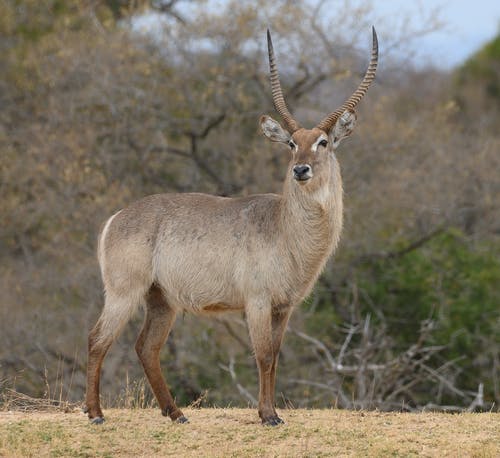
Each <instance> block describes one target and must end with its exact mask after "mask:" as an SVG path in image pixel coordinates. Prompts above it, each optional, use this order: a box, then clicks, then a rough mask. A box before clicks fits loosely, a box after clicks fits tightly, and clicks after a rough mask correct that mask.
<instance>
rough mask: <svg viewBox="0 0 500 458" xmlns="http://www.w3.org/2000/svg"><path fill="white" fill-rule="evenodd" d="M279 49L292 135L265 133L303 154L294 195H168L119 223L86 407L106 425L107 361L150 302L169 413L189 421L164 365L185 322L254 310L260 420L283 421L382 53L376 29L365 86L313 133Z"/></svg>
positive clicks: (155, 376) (155, 385)
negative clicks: (348, 144)
mask: <svg viewBox="0 0 500 458" xmlns="http://www.w3.org/2000/svg"><path fill="white" fill-rule="evenodd" d="M268 46H269V62H270V68H271V85H272V92H273V100H274V104H275V107H276V109H277V111H278V112H279V113H280V114H281V116H282V118H283V121H284V124H285V128H283V127H281V126H280V124H278V123H277V122H276V121H274V120H273V119H272V118H270V117H268V116H263V117H262V118H261V121H260V123H261V128H262V131H263V133H264V135H265V136H266V137H268V138H269V139H270V140H271V141H277V142H282V143H285V144H287V145H288V146H289V147H290V149H291V152H292V154H291V160H290V163H289V166H288V171H287V175H286V178H285V183H284V187H283V193H282V194H281V195H276V194H260V195H253V196H249V197H239V198H226V197H216V196H211V195H206V194H197V193H189V194H158V195H153V196H149V197H146V198H144V199H142V200H140V201H138V202H135V203H134V204H132V205H130V206H129V207H127V208H125V209H123V210H120V211H119V212H118V213H116V214H114V215H113V216H112V217H111V218H109V219H108V221H107V222H106V223H105V225H104V227H103V230H102V232H101V235H100V237H99V246H98V258H99V264H100V267H101V273H102V278H103V282H104V286H105V293H106V299H105V305H104V309H103V312H102V314H101V316H100V318H99V320H98V322H97V324H96V325H95V327H94V328H93V329H92V331H91V332H90V334H89V356H88V371H87V396H86V409H87V412H88V415H89V418H90V419H91V421H92V422H93V423H102V421H103V420H104V417H103V414H102V411H101V408H100V403H99V378H100V371H101V366H102V362H103V359H104V356H105V354H106V352H107V350H108V349H109V347H110V346H111V344H112V342H113V341H114V340H115V339H116V337H117V336H118V335H119V333H120V332H121V330H122V329H123V327H124V326H125V324H126V323H127V322H128V320H129V319H130V317H131V316H132V315H133V314H134V313H135V311H136V310H137V308H138V307H139V306H140V305H141V304H143V303H144V302H145V304H146V317H145V322H144V326H143V329H142V331H141V333H140V335H139V338H138V340H137V343H136V350H137V353H138V355H139V359H140V360H141V363H142V365H143V367H144V371H145V373H146V376H147V378H148V380H149V382H150V384H151V388H152V390H153V392H154V394H155V396H156V398H157V400H158V403H159V405H160V408H161V410H162V413H163V414H164V415H168V416H170V418H171V419H172V420H174V421H177V422H180V423H184V422H186V421H187V419H186V417H185V416H184V415H183V414H182V412H181V410H180V409H179V408H178V407H177V406H176V404H175V402H174V400H173V397H172V395H171V393H170V391H169V389H168V387H167V385H166V382H165V379H164V378H163V375H162V373H161V369H160V362H159V352H160V349H161V347H162V345H163V344H164V342H165V341H166V339H167V337H168V334H169V331H170V329H171V326H172V325H173V323H174V320H175V316H176V314H177V312H180V311H186V312H192V313H223V312H228V311H233V310H244V311H245V315H246V319H247V323H248V329H249V333H250V338H251V341H252V345H253V348H254V352H255V358H256V361H257V366H258V370H259V381H260V390H259V415H260V418H261V420H262V423H263V424H267V425H277V424H279V423H282V422H283V421H282V420H281V419H280V418H279V417H278V415H277V413H276V410H275V407H274V385H275V377H276V366H277V361H278V354H279V350H280V346H281V342H282V339H283V334H284V331H285V328H286V325H287V322H288V319H289V317H290V314H291V311H292V309H293V307H294V306H295V305H297V304H299V303H300V302H301V301H302V300H303V299H304V298H305V297H306V296H307V295H308V294H309V292H310V291H311V289H312V287H313V286H314V283H315V281H316V280H317V278H318V276H319V274H320V273H321V271H322V269H323V267H324V265H325V263H326V261H327V260H328V258H329V257H330V255H331V253H332V252H333V250H334V249H335V247H336V245H337V243H338V240H339V237H340V232H341V228H342V181H341V176H340V169H339V165H338V162H337V160H336V158H335V150H336V148H337V147H338V145H339V143H340V141H341V140H342V139H343V138H345V137H347V136H348V135H350V134H351V132H352V130H353V128H354V124H355V119H356V115H355V113H354V111H353V109H354V107H355V106H356V105H357V103H358V102H359V101H360V100H361V98H362V96H363V95H364V94H365V93H366V90H367V89H368V86H369V84H370V83H371V81H372V80H373V78H374V76H375V70H376V64H377V58H378V45H377V38H376V34H375V30H373V47H372V58H371V62H370V66H369V67H368V70H367V72H366V75H365V77H364V79H363V81H362V83H361V84H360V86H359V87H358V89H357V90H356V91H355V92H354V94H353V95H352V96H351V97H350V98H349V99H348V100H347V101H346V102H345V103H344V104H343V105H342V106H341V107H340V108H339V109H337V110H336V111H335V112H333V113H331V114H330V115H328V116H327V117H326V118H325V119H324V120H323V121H322V122H321V123H320V124H318V126H316V127H315V128H313V129H310V130H309V129H304V128H301V127H300V125H299V124H298V123H297V122H296V121H295V120H294V119H293V117H292V116H291V114H290V112H289V111H288V108H287V107H286V104H285V101H284V98H283V95H282V91H281V86H280V82H279V77H278V73H277V69H276V65H275V61H274V52H273V48H272V42H271V38H270V35H269V32H268Z"/></svg>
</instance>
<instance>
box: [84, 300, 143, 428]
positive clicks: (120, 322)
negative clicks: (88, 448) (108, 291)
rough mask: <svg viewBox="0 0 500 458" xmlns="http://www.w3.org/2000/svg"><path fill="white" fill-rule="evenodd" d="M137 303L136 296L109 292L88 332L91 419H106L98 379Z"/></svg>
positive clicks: (98, 421) (96, 421)
mask: <svg viewBox="0 0 500 458" xmlns="http://www.w3.org/2000/svg"><path fill="white" fill-rule="evenodd" d="M138 304H139V301H138V300H137V299H134V298H133V297H129V298H120V297H116V296H113V295H107V296H106V303H105V305H104V309H103V312H102V314H101V316H100V317H99V320H98V321H97V324H96V325H95V326H94V328H93V329H92V331H90V333H89V338H88V360H87V394H86V402H85V403H86V408H85V412H87V413H88V416H89V419H90V420H91V421H92V423H95V424H100V423H102V422H103V421H104V416H103V414H102V410H101V404H100V400H99V382H100V377H101V367H102V363H103V361H104V357H105V356H106V353H107V352H108V350H109V347H110V346H111V344H112V343H113V341H114V340H115V339H116V338H117V337H118V336H119V335H120V332H121V331H122V329H123V327H124V326H125V324H127V322H128V321H129V319H130V317H131V315H132V314H133V312H134V311H135V309H136V308H137V305H138Z"/></svg>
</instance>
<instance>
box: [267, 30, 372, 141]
mask: <svg viewBox="0 0 500 458" xmlns="http://www.w3.org/2000/svg"><path fill="white" fill-rule="evenodd" d="M372 36H373V41H372V54H371V59H370V65H368V69H367V70H366V73H365V76H364V78H363V81H361V83H360V85H359V86H358V88H357V89H356V90H355V91H354V93H353V94H352V95H351V97H349V98H348V99H347V100H346V101H345V102H344V103H343V104H342V105H341V106H340V107H339V108H337V109H336V110H335V111H334V112H332V113H330V114H329V115H328V116H327V117H326V118H324V119H323V120H322V121H321V122H320V123H319V124H318V125H317V126H316V127H317V128H319V129H322V130H324V131H325V132H326V133H328V132H330V130H331V129H332V127H333V126H334V125H335V123H336V122H337V119H338V118H339V117H340V116H341V115H342V113H344V111H346V110H354V108H355V107H356V105H357V104H358V103H359V102H360V100H361V99H362V98H363V96H364V95H365V94H366V91H367V90H368V88H369V87H370V84H371V83H372V81H373V80H374V79H375V72H376V70H377V63H378V39H377V32H375V27H372ZM267 48H268V52H269V69H270V73H271V92H272V94H273V102H274V107H275V108H276V111H277V112H278V113H279V114H280V115H281V117H282V118H283V121H284V123H285V125H286V128H287V130H288V131H289V133H290V134H293V133H294V132H295V131H297V130H299V129H300V124H299V123H298V122H297V121H295V119H293V117H292V115H291V114H290V111H289V110H288V107H287V106H286V103H285V99H284V97H283V91H282V90H281V84H280V79H279V75H278V69H277V68H276V62H275V59H274V49H273V42H272V41H271V34H270V32H269V30H268V31H267Z"/></svg>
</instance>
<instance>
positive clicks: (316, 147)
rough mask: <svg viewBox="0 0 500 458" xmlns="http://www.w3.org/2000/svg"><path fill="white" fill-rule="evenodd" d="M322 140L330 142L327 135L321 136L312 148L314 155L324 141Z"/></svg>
mask: <svg viewBox="0 0 500 458" xmlns="http://www.w3.org/2000/svg"><path fill="white" fill-rule="evenodd" d="M322 140H326V141H328V137H327V136H326V135H325V134H321V135H320V136H319V137H318V139H317V140H316V141H315V142H314V143H313V144H312V146H311V151H312V152H313V153H316V151H317V150H318V145H319V143H320V142H321V141H322Z"/></svg>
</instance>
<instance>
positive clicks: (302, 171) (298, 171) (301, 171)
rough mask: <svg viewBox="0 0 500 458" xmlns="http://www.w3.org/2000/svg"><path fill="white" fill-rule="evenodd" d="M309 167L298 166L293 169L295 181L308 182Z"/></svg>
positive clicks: (305, 165) (304, 165)
mask: <svg viewBox="0 0 500 458" xmlns="http://www.w3.org/2000/svg"><path fill="white" fill-rule="evenodd" d="M310 173H311V166H310V165H307V164H299V165H296V166H295V167H294V168H293V176H294V178H295V179H296V180H308V179H309V178H311V176H310Z"/></svg>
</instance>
